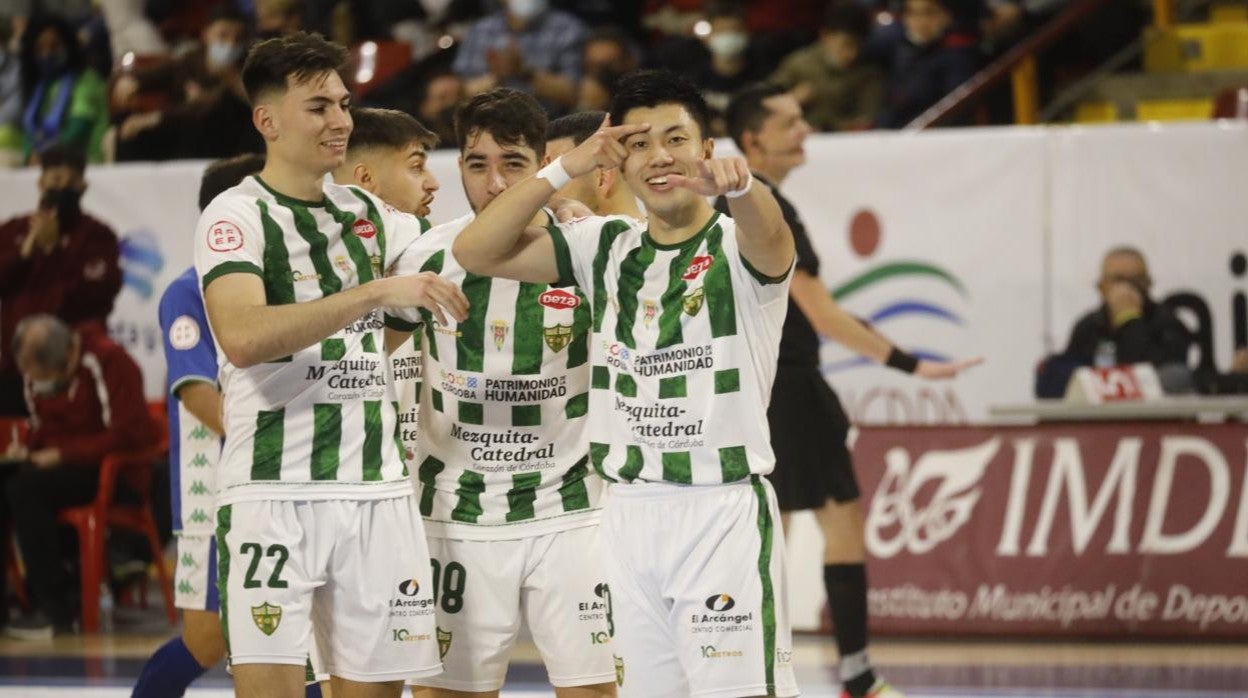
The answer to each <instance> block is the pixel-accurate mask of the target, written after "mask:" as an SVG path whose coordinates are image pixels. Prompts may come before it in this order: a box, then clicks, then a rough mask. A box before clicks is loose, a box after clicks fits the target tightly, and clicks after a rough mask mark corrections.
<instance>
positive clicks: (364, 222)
mask: <svg viewBox="0 0 1248 698" xmlns="http://www.w3.org/2000/svg"><path fill="white" fill-rule="evenodd" d="M351 232H353V233H355V236H356V237H360V238H364V239H365V240H367V239H369V238H371V237H373V236H374V235H376V234H377V226H375V225H373V222H372V221H370V220H368V219H366V218H361V219H359V220H357V221H356V222H354V223H352V224H351Z"/></svg>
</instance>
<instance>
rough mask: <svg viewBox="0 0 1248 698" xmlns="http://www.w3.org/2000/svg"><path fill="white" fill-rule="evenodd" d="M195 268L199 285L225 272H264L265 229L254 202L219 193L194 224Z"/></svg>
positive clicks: (223, 274) (260, 273) (206, 285)
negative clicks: (246, 201) (250, 202)
mask: <svg viewBox="0 0 1248 698" xmlns="http://www.w3.org/2000/svg"><path fill="white" fill-rule="evenodd" d="M195 272H196V274H197V275H198V276H199V280H200V288H201V289H207V288H208V286H209V284H211V283H212V282H213V281H216V280H217V279H218V278H220V277H222V276H225V275H226V274H237V273H245V274H255V275H257V276H260V277H263V276H264V230H263V228H262V226H261V225H260V217H259V215H258V213H257V212H256V210H255V208H254V204H248V203H245V199H244V198H242V197H238V196H218V197H217V198H216V199H213V201H212V203H210V204H208V207H207V208H205V209H204V212H203V213H201V214H200V216H199V222H198V223H197V224H196V225H195Z"/></svg>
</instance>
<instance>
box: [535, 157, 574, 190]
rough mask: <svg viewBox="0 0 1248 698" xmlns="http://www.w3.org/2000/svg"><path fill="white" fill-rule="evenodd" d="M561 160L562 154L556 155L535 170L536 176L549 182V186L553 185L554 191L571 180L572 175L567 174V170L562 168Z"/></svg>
mask: <svg viewBox="0 0 1248 698" xmlns="http://www.w3.org/2000/svg"><path fill="white" fill-rule="evenodd" d="M561 160H563V157H562V156H560V157H557V158H555V159H554V160H552V161H551V162H550V164H549V165H547V166H545V167H543V168H542V169H540V170H538V171H537V176H538V177H541V178H542V179H544V180H546V181H547V182H550V186H552V187H554V188H555V191H558V190H560V189H562V188H563V185H565V184H567V183H568V182H571V181H572V176H571V175H569V174H568V171H567V170H565V169H563V163H562V162H561Z"/></svg>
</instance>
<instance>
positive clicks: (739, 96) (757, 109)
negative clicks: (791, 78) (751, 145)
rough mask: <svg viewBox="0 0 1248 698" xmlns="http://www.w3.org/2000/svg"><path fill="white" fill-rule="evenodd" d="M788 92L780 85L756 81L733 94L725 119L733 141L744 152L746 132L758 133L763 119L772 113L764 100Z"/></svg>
mask: <svg viewBox="0 0 1248 698" xmlns="http://www.w3.org/2000/svg"><path fill="white" fill-rule="evenodd" d="M786 92H787V90H785V89H784V88H783V87H781V86H779V85H776V84H773V83H769V82H756V83H754V84H753V85H747V86H746V87H743V88H742V89H740V90H738V91H737V92H736V93H735V94H733V95H732V99H731V100H730V101H729V102H728V110H727V111H726V112H724V121H725V122H726V124H727V128H728V135H729V136H731V137H732V142H733V143H736V144H737V148H738V149H740V150H741V152H742V153H744V152H745V145H744V144H743V143H742V140H744V138H743V136H744V135H745V132H746V131H749V132H751V133H756V132H757V131H758V130H759V129H761V128H762V127H763V121H765V120H766V119H767V115H768V114H770V113H771V111H770V110H769V109H767V105H766V104H763V102H764V101H766V100H768V99H771V98H772V97H775V96H777V95H782V94H785V93H786Z"/></svg>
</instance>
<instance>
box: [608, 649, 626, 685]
mask: <svg viewBox="0 0 1248 698" xmlns="http://www.w3.org/2000/svg"><path fill="white" fill-rule="evenodd" d="M611 656H612V657H614V658H615V685H616V686H619V687H621V688H623V687H624V660H623V659H622V658H621V657H619V656H618V655H611Z"/></svg>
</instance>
